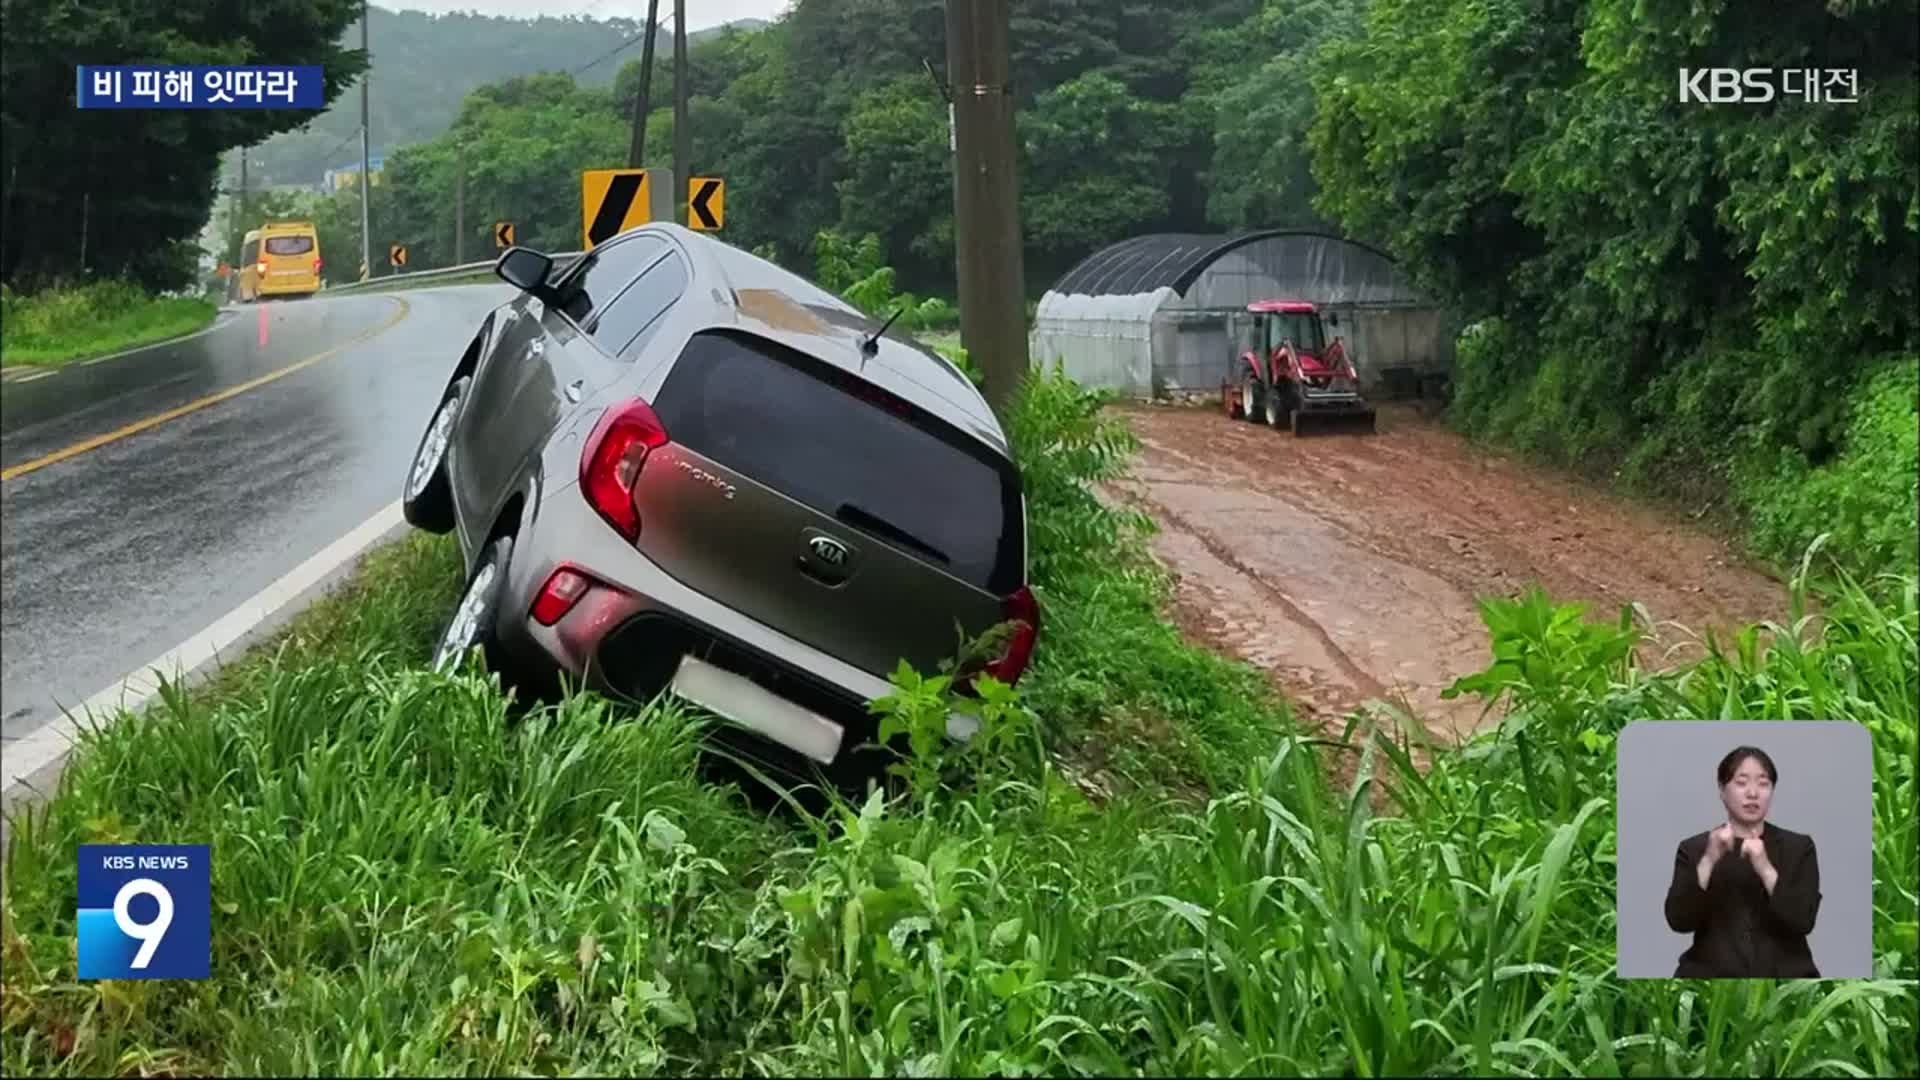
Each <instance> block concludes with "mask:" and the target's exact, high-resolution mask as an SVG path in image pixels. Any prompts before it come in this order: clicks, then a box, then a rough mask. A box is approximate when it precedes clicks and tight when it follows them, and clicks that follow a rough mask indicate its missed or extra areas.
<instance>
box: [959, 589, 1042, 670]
mask: <svg viewBox="0 0 1920 1080" xmlns="http://www.w3.org/2000/svg"><path fill="white" fill-rule="evenodd" d="M1000 621H1001V622H1010V623H1013V624H1014V627H1013V632H1012V633H1011V634H1009V635H1008V636H1007V642H1006V646H1005V649H1004V651H1002V652H1001V653H1000V655H999V656H996V657H994V658H993V659H992V660H989V661H987V662H986V663H985V664H979V665H975V666H973V667H972V669H971V670H963V671H962V672H961V673H960V674H959V675H958V676H957V677H956V678H955V679H954V687H955V688H956V689H958V690H959V691H961V692H962V693H965V692H967V690H968V689H969V688H970V687H971V685H972V683H973V680H974V679H975V678H976V677H977V676H978V675H980V674H983V673H984V674H987V675H991V676H993V677H994V678H996V679H999V680H1000V681H1001V682H1003V683H1006V684H1007V685H1008V686H1012V685H1013V684H1014V683H1017V682H1019V681H1020V676H1021V675H1023V674H1025V673H1026V670H1027V665H1028V664H1029V663H1031V662H1032V661H1033V647H1034V645H1035V644H1036V643H1037V642H1038V641H1039V640H1040V602H1039V601H1038V600H1036V599H1035V598H1034V595H1033V590H1031V589H1029V588H1027V587H1026V586H1025V585H1022V586H1020V588H1019V589H1017V590H1015V591H1014V593H1013V594H1012V595H1011V596H1008V597H1007V598H1006V599H1004V600H1002V601H1001V602H1000Z"/></svg>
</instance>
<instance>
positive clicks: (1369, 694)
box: [1116, 405, 1785, 735]
mask: <svg viewBox="0 0 1920 1080" xmlns="http://www.w3.org/2000/svg"><path fill="white" fill-rule="evenodd" d="M1119 409H1120V411H1121V412H1122V414H1123V415H1125V416H1126V417H1127V419H1128V421H1129V423H1130V424H1131V426H1132V427H1133V429H1134V431H1135V432H1137V433H1138V434H1139V436H1140V437H1141V439H1142V440H1143V442H1144V444H1145V445H1144V447H1143V449H1142V452H1141V453H1140V455H1139V456H1138V457H1137V458H1136V460H1135V462H1134V467H1133V470H1132V475H1131V477H1130V479H1129V480H1128V481H1126V482H1125V483H1123V484H1120V485H1117V488H1118V490H1117V492H1116V494H1118V495H1120V496H1121V497H1123V498H1125V499H1126V500H1127V501H1129V502H1131V503H1133V504H1134V505H1135V506H1137V507H1138V508H1139V509H1142V510H1144V511H1146V512H1147V513H1149V514H1151V515H1152V516H1153V518H1154V519H1155V520H1156V521H1157V522H1159V524H1160V527H1161V532H1160V534H1159V535H1158V536H1157V537H1156V538H1155V539H1154V544H1153V546H1154V551H1155V553H1156V554H1157V555H1158V556H1159V558H1160V559H1161V560H1162V561H1163V562H1165V563H1166V564H1167V565H1168V566H1169V567H1170V568H1171V569H1172V570H1173V571H1174V572H1175V573H1176V574H1177V575H1178V577H1179V587H1178V592H1177V597H1176V610H1175V615H1176V617H1177V618H1178V619H1179V621H1180V623H1181V625H1182V627H1183V628H1184V629H1185V630H1186V631H1187V633H1188V634H1189V635H1190V636H1192V637H1194V638H1197V639H1199V640H1201V641H1204V642H1206V643H1208V644H1210V645H1212V646H1214V647H1215V648H1217V649H1219V650H1220V651H1222V652H1223V653H1225V654H1227V655H1231V656H1236V657H1239V658H1240V659H1243V660H1246V661H1249V662H1251V663H1253V664H1255V665H1257V666H1260V667H1262V668H1265V669H1267V670H1268V671H1270V672H1272V673H1273V675H1274V677H1275V680H1276V682H1277V683H1278V684H1279V685H1280V687H1281V688H1282V689H1283V690H1284V691H1285V692H1286V693H1287V695H1288V697H1289V698H1290V699H1292V701H1293V702H1294V703H1295V705H1296V707H1297V709H1298V711H1299V712H1301V713H1302V714H1303V718H1306V719H1309V720H1312V721H1315V722H1326V721H1328V720H1331V719H1334V718H1337V717H1340V716H1343V715H1345V714H1346V713H1347V712H1348V711H1349V710H1351V709H1352V708H1353V707H1354V706H1356V705H1358V704H1359V703H1361V702H1362V701H1364V700H1366V699H1369V698H1385V699H1389V700H1397V701H1402V702H1404V703H1405V704H1407V705H1409V706H1410V707H1411V708H1412V709H1413V710H1414V712H1415V714H1416V715H1418V716H1420V717H1422V718H1423V719H1424V720H1425V722H1426V724H1427V726H1428V727H1429V728H1430V729H1431V730H1433V731H1434V732H1435V733H1436V734H1441V735H1445V734H1447V733H1449V732H1453V733H1460V734H1464V733H1465V732H1466V731H1468V730H1469V729H1470V728H1471V727H1472V726H1473V724H1474V722H1475V720H1476V719H1477V718H1478V715H1479V712H1480V705H1479V703H1477V702H1475V701H1472V700H1467V699H1461V700H1456V701H1453V702H1446V701H1442V700H1441V699H1440V691H1441V690H1442V689H1444V688H1445V687H1446V686H1447V684H1448V683H1450V682H1452V681H1453V680H1454V679H1455V678H1456V677H1458V676H1460V675H1464V674H1468V673H1470V672H1474V671H1478V670H1480V669H1481V668H1484V667H1485V666H1486V665H1487V663H1488V660H1489V658H1490V655H1491V654H1490V645H1489V641H1488V637H1487V632H1486V628H1485V624H1484V623H1482V622H1481V619H1480V614H1479V610H1478V608H1477V607H1476V604H1475V598H1476V597H1478V596H1485V595H1498V596H1512V595H1516V594H1518V593H1520V592H1521V591H1523V590H1524V589H1525V588H1526V586H1527V585H1528V584H1529V583H1533V582H1538V583H1539V584H1540V585H1541V586H1542V587H1543V588H1545V589H1546V590H1547V592H1548V593H1549V595H1551V596H1552V597H1553V598H1554V599H1555V600H1556V601H1561V602H1567V601H1580V602H1585V603H1587V604H1589V605H1590V612H1591V613H1592V614H1594V615H1598V616H1613V615H1615V614H1617V613H1618V611H1619V609H1620V606H1621V605H1622V604H1626V603H1631V602H1638V603H1640V604H1641V605H1643V606H1644V607H1645V608H1646V609H1647V611H1648V613H1649V614H1650V615H1651V616H1652V618H1653V619H1655V620H1656V621H1658V622H1666V621H1669V620H1671V621H1673V622H1677V623H1679V624H1680V625H1682V626H1685V627H1690V628H1693V629H1695V630H1698V629H1700V628H1702V627H1705V626H1726V625H1729V624H1738V623H1744V622H1750V621H1754V620H1757V619H1770V618H1780V617H1781V616H1782V614H1783V613H1784V609H1785V590H1784V588H1783V587H1782V586H1780V585H1779V584H1777V583H1776V582H1774V581H1772V580H1771V579H1769V578H1768V577H1766V576H1764V575H1763V574H1762V573H1760V572H1758V571H1757V570H1755V569H1753V568H1751V567H1749V566H1747V565H1746V564H1744V563H1743V562H1742V561H1741V560H1740V558H1739V557H1738V555H1737V554H1736V552H1735V551H1734V550H1733V549H1732V548H1731V547H1730V546H1729V545H1728V544H1726V543H1725V542H1723V541H1721V540H1719V539H1716V538H1714V537H1712V536H1710V535H1708V534H1706V533H1704V532H1702V531H1700V530H1698V529H1695V528H1691V527H1689V526H1688V525H1686V524H1684V523H1680V522H1675V521H1672V520H1669V519H1664V518H1662V517H1661V516H1660V515H1658V514H1656V513H1655V512H1653V511H1651V510H1649V509H1646V508H1644V507H1640V506H1636V505H1634V504H1631V503H1629V502H1626V501H1624V500H1622V499H1619V498H1617V497H1610V496H1608V495H1606V494H1604V493H1601V492H1598V491H1595V490H1593V489H1592V488H1590V487H1589V486H1587V485H1583V484H1581V483H1578V482H1576V481H1573V480H1569V479H1566V478H1562V477H1557V476H1553V475H1549V474H1547V473H1545V472H1543V471H1542V470H1539V469H1536V468H1532V467H1529V466H1526V465H1524V464H1522V463H1518V462H1514V461H1510V460H1506V459H1503V458H1500V457H1499V456H1497V455H1494V454H1492V453H1490V452H1487V451H1484V450H1481V449H1479V448H1477V447H1474V446H1471V445H1469V444H1468V443H1466V442H1465V441H1464V440H1463V439H1461V438H1460V437H1458V436H1456V435H1454V434H1453V433H1451V432H1449V431H1447V430H1445V429H1444V428H1442V427H1440V426H1438V425H1437V424H1434V423H1432V422H1429V421H1427V420H1424V419H1422V418H1421V417H1420V416H1419V415H1418V414H1417V413H1416V412H1414V411H1413V410H1412V409H1411V408H1402V407H1396V406H1388V407H1386V408H1383V409H1382V410H1381V413H1380V417H1379V421H1380V422H1379V433H1378V434H1377V435H1373V436H1371V437H1369V436H1361V435H1331V436H1317V437H1309V438H1299V439H1296V438H1294V437H1293V436H1292V435H1291V434H1288V433H1286V432H1280V431H1274V430H1272V429H1270V428H1264V427H1260V426H1256V425H1253V424H1248V423H1246V422H1244V421H1239V420H1228V419H1227V418H1226V417H1225V416H1223V415H1222V414H1221V412H1220V411H1219V409H1218V408H1213V409H1205V408H1198V407H1166V406H1149V405H1124V406H1119ZM1684 642H1685V635H1683V634H1680V633H1679V632H1677V631H1673V630H1665V631H1663V632H1662V634H1661V635H1660V638H1659V641H1658V644H1657V646H1655V647H1654V648H1653V649H1650V650H1649V652H1650V654H1653V653H1658V654H1665V655H1672V656H1675V657H1678V656H1681V655H1684V652H1685V650H1686V649H1687V648H1688V646H1687V645H1685V644H1684ZM1676 643H1679V644H1680V649H1681V651H1679V652H1675V653H1671V654H1669V653H1667V650H1668V649H1669V648H1670V647H1672V646H1674V645H1675V644H1676Z"/></svg>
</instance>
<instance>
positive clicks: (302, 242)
mask: <svg viewBox="0 0 1920 1080" xmlns="http://www.w3.org/2000/svg"><path fill="white" fill-rule="evenodd" d="M312 250H313V237H311V236H269V237H267V254H269V255H305V254H306V253H307V252H309V251H312Z"/></svg>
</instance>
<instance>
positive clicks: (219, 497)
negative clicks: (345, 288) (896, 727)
mask: <svg viewBox="0 0 1920 1080" xmlns="http://www.w3.org/2000/svg"><path fill="white" fill-rule="evenodd" d="M511 295H512V290H511V288H510V287H508V286H505V285H468V286H456V287H449V288H441V289H427V290H420V291H411V292H406V293H388V294H376V295H369V296H353V295H347V296H340V297H333V298H325V299H319V298H316V299H311V300H297V301H291V302H277V303H266V304H262V305H258V306H254V307H246V308H239V309H232V310H228V311H223V312H222V313H221V315H220V317H219V319H218V320H217V321H216V322H215V324H214V326H213V328H212V329H210V330H209V331H206V332H203V333H202V334H199V335H196V336H194V337H191V338H187V339H183V340H180V341H178V342H175V343H172V344H165V345H159V346H155V347H152V348H148V349H143V350H139V351H136V352H132V353H128V354H124V355H121V356H118V357H114V358H110V359H107V360H104V361H94V362H90V363H87V364H82V365H76V366H74V367H71V368H67V369H63V370H61V371H59V372H58V373H56V374H52V375H45V376H40V377H36V378H32V379H28V380H25V381H9V382H7V383H5V385H4V388H0V523H3V524H0V753H4V752H5V751H6V749H7V748H8V747H10V746H14V745H16V744H17V742H18V740H20V739H21V738H22V737H24V736H26V735H28V734H29V733H30V732H32V731H34V730H35V729H38V728H41V727H43V726H44V725H46V724H48V723H49V722H51V721H53V720H55V719H56V718H58V717H59V716H60V715H61V710H62V708H63V707H64V708H76V710H77V706H78V705H79V704H80V703H81V702H83V701H85V700H86V699H88V698H89V697H92V696H93V695H95V694H98V693H101V692H102V691H106V690H108V689H110V688H112V687H115V686H117V685H118V684H119V683H120V681H121V680H122V679H123V678H125V677H126V676H128V675H129V674H130V673H133V672H135V671H136V669H137V668H138V667H139V666H140V665H142V664H144V663H146V662H148V661H150V660H151V659H153V658H155V657H159V656H162V655H165V654H167V653H169V652H170V651H171V650H173V649H174V648H175V647H176V646H179V645H180V644H181V643H182V642H185V641H187V640H188V639H190V638H193V637H194V636H195V635H197V634H200V633H201V632H202V631H203V630H206V629H207V628H208V627H209V626H210V625H212V624H213V623H215V621H216V620H218V619H220V618H221V617H222V616H223V615H226V614H227V613H228V612H231V611H233V610H235V609H236V608H237V607H239V606H240V605H242V604H244V603H245V602H246V601H247V600H248V598H250V597H253V596H254V595H255V594H257V593H259V592H260V591H261V590H262V589H264V588H266V587H267V586H269V585H270V584H272V583H275V582H277V581H280V580H281V579H282V578H283V576H284V575H286V574H287V573H288V572H289V571H290V570H292V569H293V568H295V567H296V566H299V565H300V564H302V563H303V562H304V561H306V560H308V559H309V558H311V557H313V556H314V555H315V554H316V553H318V552H320V551H322V549H325V548H327V547H328V546H329V545H330V544H332V543H333V542H334V541H336V540H338V539H340V538H341V537H342V536H344V535H346V534H347V533H349V532H351V531H353V530H354V529H355V528H356V527H357V526H360V525H362V524H363V523H366V522H367V521H368V520H369V519H370V518H372V517H374V516H375V515H376V514H377V513H379V512H380V511H381V510H383V509H385V508H387V507H388V506H389V505H391V504H392V503H393V502H394V500H396V499H397V498H398V497H399V494H400V487H401V482H402V477H403V474H404V472H405V469H406V466H407V464H408V462H409V459H410V457H411V455H412V453H413V450H414V445H415V443H416V442H417V441H418V439H419V436H420V432H421V430H422V429H423V427H424V425H425V424H426V422H427V418H428V413H429V411H430V410H431V409H432V407H433V404H434V400H435V398H436V396H437V395H438V393H439V391H440V389H441V387H442V386H443V385H444V384H445V381H446V377H447V375H448V373H449V372H450V371H451V370H452V367H453V364H454V362H455V361H456V360H457V359H458V358H459V353H460V350H461V349H462V348H464V347H465V345H466V343H467V342H468V341H469V340H470V339H471V337H472V335H473V333H474V331H475V330H476V329H477V328H478V326H479V323H480V320H481V318H482V317H483V316H484V315H485V313H486V312H487V311H488V310H489V309H490V308H492V307H494V306H496V305H498V304H501V303H504V302H505V301H506V300H507V299H508V298H509V297H510V296H511ZM23 756H24V755H23ZM7 773H8V775H7V777H6V779H7V780H8V781H11V780H12V779H13V775H14V770H13V769H11V768H9V769H8V770H7Z"/></svg>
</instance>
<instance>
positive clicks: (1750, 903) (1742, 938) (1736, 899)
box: [1667, 822, 1820, 979]
mask: <svg viewBox="0 0 1920 1080" xmlns="http://www.w3.org/2000/svg"><path fill="white" fill-rule="evenodd" d="M1760 842H1761V844H1763V845H1764V846H1765V847H1766V849H1767V860H1768V861H1769V862H1771V863H1773V868H1774V869H1775V870H1778V871H1779V872H1780V880H1779V881H1777V882H1775V884H1774V888H1773V893H1772V895H1768V893H1767V888H1766V886H1765V885H1763V884H1761V883H1760V875H1759V874H1756V873H1754V870H1753V864H1752V863H1749V862H1748V861H1747V858H1746V856H1744V855H1742V854H1741V853H1740V849H1739V847H1738V846H1735V847H1734V849H1733V850H1731V851H1729V852H1727V853H1726V854H1725V855H1722V856H1721V857H1720V861H1719V862H1716V863H1714V865H1713V875H1712V876H1711V877H1709V878H1708V879H1707V887H1706V888H1705V889H1704V890H1703V889H1701V888H1700V880H1699V875H1698V873H1697V872H1696V870H1695V867H1697V866H1698V865H1699V863H1700V856H1702V855H1704V854H1705V853H1706V850H1707V834H1706V833H1696V834H1694V835H1692V836H1689V837H1687V838H1686V839H1685V840H1682V841H1680V848H1679V850H1677V851H1676V852H1674V856H1673V884H1672V885H1670V886H1669V887H1668V888H1667V925H1668V926H1671V927H1673V929H1674V931H1675V932H1676V933H1681V934H1692V935H1693V946H1692V948H1689V949H1688V950H1687V951H1686V952H1684V953H1681V954H1680V966H1679V969H1678V970H1676V971H1675V972H1674V973H1673V975H1674V978H1676V979H1817V978H1819V977H1820V970H1819V969H1818V968H1816V967H1814V965H1813V950H1812V949H1810V948H1808V946H1807V935H1808V934H1810V933H1812V932H1813V920H1814V916H1815V915H1817V914H1818V913H1819V911H1820V861H1819V858H1818V857H1817V856H1816V854H1815V853H1814V849H1813V837H1811V836H1808V835H1807V834H1806V833H1797V832H1794V831H1792V830H1791V829H1783V828H1781V827H1780V826H1778V825H1775V824H1773V823H1772V822H1768V823H1767V824H1766V825H1765V827H1764V828H1763V829H1762V830H1761V833H1760Z"/></svg>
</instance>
